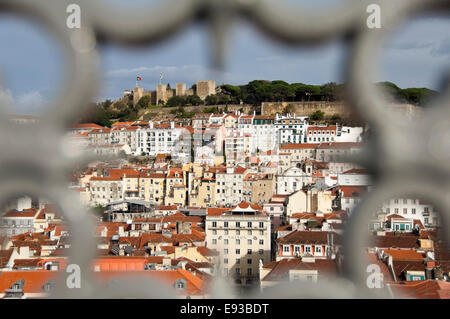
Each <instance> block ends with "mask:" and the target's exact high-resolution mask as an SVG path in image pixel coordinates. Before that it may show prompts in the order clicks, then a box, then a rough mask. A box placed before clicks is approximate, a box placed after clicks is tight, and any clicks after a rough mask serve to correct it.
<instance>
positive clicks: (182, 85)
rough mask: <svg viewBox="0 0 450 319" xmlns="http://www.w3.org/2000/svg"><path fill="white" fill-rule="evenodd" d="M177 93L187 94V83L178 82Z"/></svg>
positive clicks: (178, 94)
mask: <svg viewBox="0 0 450 319" xmlns="http://www.w3.org/2000/svg"><path fill="white" fill-rule="evenodd" d="M176 95H177V96H180V95H186V83H177V84H176Z"/></svg>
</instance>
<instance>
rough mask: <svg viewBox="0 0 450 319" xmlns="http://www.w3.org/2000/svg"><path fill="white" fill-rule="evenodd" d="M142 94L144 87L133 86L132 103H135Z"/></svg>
mask: <svg viewBox="0 0 450 319" xmlns="http://www.w3.org/2000/svg"><path fill="white" fill-rule="evenodd" d="M143 95H144V88H141V87H139V86H138V87H135V88H134V89H133V105H136V104H137V102H139V100H140V99H141V97H142V96H143Z"/></svg>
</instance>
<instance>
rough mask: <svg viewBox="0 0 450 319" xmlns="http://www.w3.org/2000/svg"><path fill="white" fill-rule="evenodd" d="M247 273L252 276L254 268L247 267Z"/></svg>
mask: <svg viewBox="0 0 450 319" xmlns="http://www.w3.org/2000/svg"><path fill="white" fill-rule="evenodd" d="M247 275H248V276H251V275H252V269H251V268H247Z"/></svg>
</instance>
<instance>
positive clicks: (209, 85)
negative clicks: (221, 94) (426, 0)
mask: <svg viewBox="0 0 450 319" xmlns="http://www.w3.org/2000/svg"><path fill="white" fill-rule="evenodd" d="M196 93H197V95H198V96H199V97H200V98H201V99H202V100H204V99H205V98H206V97H207V96H208V95H211V94H216V82H215V81H211V80H208V81H197V89H196Z"/></svg>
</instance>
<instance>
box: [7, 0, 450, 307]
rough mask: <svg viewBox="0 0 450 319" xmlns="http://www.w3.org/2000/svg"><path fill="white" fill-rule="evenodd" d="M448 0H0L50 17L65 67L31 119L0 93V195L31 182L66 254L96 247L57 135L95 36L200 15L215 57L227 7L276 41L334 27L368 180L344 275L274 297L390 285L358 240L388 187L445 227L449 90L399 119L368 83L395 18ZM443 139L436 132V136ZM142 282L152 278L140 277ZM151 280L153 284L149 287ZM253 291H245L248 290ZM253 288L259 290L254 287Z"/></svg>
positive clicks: (156, 29) (61, 289)
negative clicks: (362, 130)
mask: <svg viewBox="0 0 450 319" xmlns="http://www.w3.org/2000/svg"><path fill="white" fill-rule="evenodd" d="M73 3H75V4H78V5H79V7H80V8H81V28H76V29H70V28H68V26H67V21H66V20H67V7H68V6H69V5H70V4H73ZM371 4H378V5H379V6H380V8H381V28H379V29H378V28H375V29H372V28H369V27H368V26H367V23H366V22H367V21H366V20H367V17H368V13H367V7H368V6H369V5H371ZM449 8H450V2H449V1H448V0H396V1H392V0H379V1H375V0H373V1H370V0H368V1H366V0H355V1H342V4H340V5H338V6H336V7H333V8H331V9H325V10H324V11H322V12H311V11H305V10H302V9H301V8H300V7H293V6H290V5H289V4H287V3H284V1H281V0H277V1H276V0H274V1H270V0H226V1H222V0H166V1H163V2H161V3H160V4H158V5H155V6H154V7H153V6H150V7H145V6H144V7H140V8H139V9H133V8H131V9H130V8H129V7H127V8H125V7H119V6H117V5H114V4H111V3H110V2H107V1H104V0H103V1H101V0H86V1H82V0H73V1H69V0H1V1H0V11H1V12H15V13H19V14H23V15H25V16H26V17H29V18H30V19H34V20H36V21H38V22H40V23H41V24H42V25H44V26H45V27H47V28H48V32H50V33H52V34H53V35H54V36H55V37H56V38H57V39H58V43H59V45H60V46H61V47H62V48H63V49H64V52H65V59H66V63H65V65H66V72H65V74H66V78H65V80H64V83H63V85H62V87H61V89H60V92H59V94H58V95H57V96H56V97H55V99H54V101H53V102H52V104H51V105H49V106H48V107H47V108H46V109H45V110H44V111H43V112H42V114H41V115H40V118H41V121H40V123H39V124H35V125H30V126H21V127H20V129H19V128H18V127H16V126H14V125H13V124H12V123H10V122H8V120H7V117H6V116H5V115H6V107H5V106H4V105H0V149H1V150H2V151H1V152H0V205H1V204H5V203H6V201H7V200H8V199H9V198H11V196H14V195H20V194H24V193H26V194H30V195H36V196H42V197H45V198H48V199H49V200H51V201H53V202H54V203H56V204H57V206H59V208H60V210H61V211H62V212H64V214H65V216H66V218H67V219H68V221H69V223H70V225H71V232H72V237H73V241H72V245H71V250H72V254H71V258H70V263H72V264H77V265H80V267H81V269H90V267H89V266H90V264H91V261H92V259H93V258H94V257H95V256H94V255H95V243H94V239H93V238H92V236H91V234H92V233H93V225H92V224H91V220H90V219H89V218H86V213H85V212H84V211H83V208H82V207H81V206H80V204H79V199H78V197H77V196H76V195H74V194H72V193H70V192H69V191H68V190H66V185H67V184H66V181H65V178H64V177H65V176H66V174H67V173H68V172H69V171H70V170H71V169H72V168H73V167H75V166H79V165H82V164H83V163H88V162H89V161H91V160H92V158H89V157H86V156H82V155H81V154H80V153H76V152H73V151H72V150H70V149H68V148H67V143H66V141H65V140H64V138H63V136H64V133H65V129H66V128H67V127H68V126H69V125H70V124H72V122H73V119H74V118H77V117H78V116H79V115H80V114H82V113H83V112H85V111H86V106H87V105H89V102H90V101H92V100H93V99H94V96H95V94H96V92H97V89H98V87H99V78H98V74H99V73H100V72H99V55H98V53H97V48H98V47H99V46H101V44H102V43H103V42H104V41H109V42H113V43H116V44H120V45H140V44H153V45H157V44H158V42H159V41H160V40H163V39H165V38H167V37H169V36H170V35H172V34H175V33H177V32H180V31H182V30H183V28H184V27H185V26H187V25H188V24H190V23H193V22H195V21H204V22H206V26H207V27H208V28H209V30H210V31H211V35H212V37H211V41H212V42H213V46H212V47H213V51H212V55H211V56H212V63H213V65H214V66H215V67H219V68H220V67H221V66H222V63H223V61H224V59H225V58H226V54H225V52H226V47H227V42H226V38H227V34H228V27H229V26H230V25H231V24H232V23H233V21H234V19H235V18H236V17H237V16H241V17H243V18H244V19H246V20H248V21H250V22H252V23H253V24H254V25H255V26H256V27H258V28H259V29H261V30H262V31H263V32H265V33H266V34H267V35H268V36H271V37H272V38H274V39H275V40H278V41H280V42H284V43H288V44H292V45H300V44H301V45H314V44H320V43H324V42H326V41H329V40H333V39H341V40H342V41H344V42H345V43H346V44H347V46H348V49H349V52H350V54H349V55H348V57H347V62H346V65H345V75H346V81H347V84H348V85H347V88H348V94H349V97H350V99H349V105H350V106H351V107H352V108H353V109H354V111H355V112H356V113H358V114H359V115H360V116H361V117H362V118H363V119H365V120H366V121H367V122H368V123H369V125H370V127H371V129H372V131H373V133H374V134H372V137H371V139H370V140H369V142H368V145H367V148H366V151H365V152H364V154H363V155H362V156H360V157H358V158H352V159H351V160H353V161H357V162H359V163H360V164H362V165H364V166H365V167H367V168H369V169H370V170H371V171H372V173H373V174H374V177H375V183H374V191H372V192H370V194H368V195H367V196H366V197H365V198H363V200H362V201H361V203H360V205H359V206H358V207H357V208H356V211H355V212H354V213H353V214H352V216H351V218H350V220H349V222H348V224H347V227H346V229H345V232H344V241H343V244H344V245H343V248H344V256H345V258H344V264H343V268H344V275H345V276H344V278H342V279H340V280H337V281H335V282H328V283H317V284H305V283H304V284H301V286H295V285H294V286H289V287H284V286H280V288H279V289H276V290H273V291H272V292H271V293H270V295H269V294H264V295H263V297H275V298H289V297H292V298H302V297H303V298H314V297H320V298H342V297H347V298H360V297H390V295H389V294H388V292H387V290H385V289H369V288H368V287H367V285H366V278H367V273H366V267H364V265H365V260H364V259H363V255H364V254H363V253H362V252H363V249H364V247H365V246H367V245H366V244H367V226H366V225H367V223H368V222H369V219H370V213H371V212H372V211H374V210H376V208H377V207H378V206H379V205H380V203H382V202H383V201H385V200H386V199H389V198H392V197H395V195H403V194H405V193H407V194H409V195H415V196H417V197H420V198H424V199H427V200H429V201H430V202H432V203H433V205H434V206H435V208H436V210H437V211H439V212H441V217H442V221H443V225H444V227H442V230H443V231H444V233H443V236H445V239H447V242H450V241H449V240H448V239H449V235H448V233H447V232H445V231H446V230H447V228H448V225H449V222H450V215H449V214H450V196H448V194H449V193H450V183H449V182H450V178H449V177H450V176H449V175H450V149H439V148H438V150H437V151H436V147H434V146H435V145H439V144H440V143H442V142H443V139H444V138H445V136H446V133H447V131H448V129H449V127H450V126H449V123H450V122H449V120H450V108H449V106H450V105H449V104H450V96H449V94H450V91H449V90H448V85H447V90H446V92H444V93H443V94H442V96H441V97H440V99H439V100H437V101H435V105H434V106H433V107H429V108H427V110H426V111H425V112H424V115H423V116H422V117H421V118H420V119H416V120H415V121H414V122H413V121H408V120H405V119H400V118H399V117H396V116H395V115H393V114H392V115H391V114H390V115H388V116H386V114H387V113H386V112H387V111H386V105H387V103H386V101H385V100H384V99H383V98H382V96H381V95H380V94H379V93H378V92H377V91H376V90H375V88H374V86H373V84H372V80H371V76H372V75H374V73H375V72H376V70H377V69H378V68H377V67H376V64H375V63H374V61H377V57H378V54H379V53H380V51H381V48H382V44H383V41H384V40H385V38H386V37H387V36H389V35H390V34H391V33H392V31H393V30H394V28H395V27H396V26H397V25H399V24H401V23H403V22H405V21H407V19H411V18H414V17H416V16H418V15H420V14H424V13H433V12H440V13H442V12H443V11H444V10H445V11H446V12H447V13H448V10H449ZM442 145H445V143H442ZM63 277H64V276H62V277H61V280H60V281H59V283H60V284H57V285H56V289H55V290H54V293H53V294H52V297H61V298H65V297H67V298H73V297H75V298H79V297H84V298H99V297H131V298H133V297H138V298H161V297H171V295H170V294H169V293H168V292H167V291H165V290H164V288H163V287H156V286H155V285H156V283H147V282H145V281H143V280H140V279H139V278H136V281H135V282H134V283H133V284H132V285H131V284H129V285H125V284H121V283H120V282H116V283H115V284H114V285H112V286H108V288H107V289H104V288H102V287H99V286H97V285H95V280H93V277H92V274H91V273H89V272H83V275H82V279H81V287H82V288H80V289H67V286H66V285H65V278H63ZM149 285H152V286H149ZM149 287H152V288H151V289H149ZM212 297H225V298H230V297H235V296H234V295H233V294H232V292H231V289H230V287H229V286H228V285H227V284H226V283H225V282H223V281H220V280H218V281H217V282H216V286H215V288H214V289H213V291H212ZM249 297H252V296H249ZM259 297H261V296H259Z"/></svg>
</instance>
